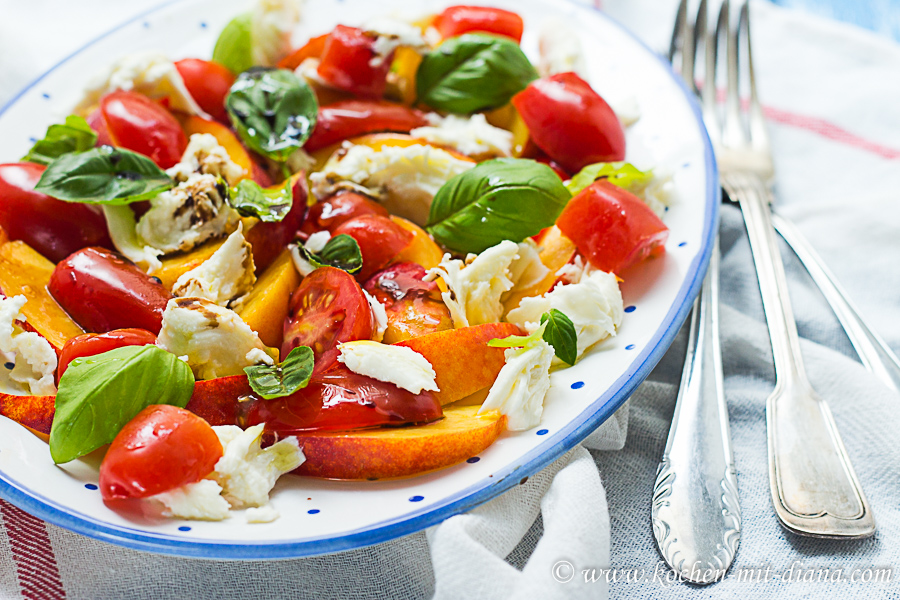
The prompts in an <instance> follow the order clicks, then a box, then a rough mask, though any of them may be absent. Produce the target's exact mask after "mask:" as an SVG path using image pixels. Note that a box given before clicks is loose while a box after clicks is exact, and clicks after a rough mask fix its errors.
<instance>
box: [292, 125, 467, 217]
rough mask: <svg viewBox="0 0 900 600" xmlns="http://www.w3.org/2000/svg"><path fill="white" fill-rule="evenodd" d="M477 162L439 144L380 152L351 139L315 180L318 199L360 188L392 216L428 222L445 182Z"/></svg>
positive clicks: (386, 149) (313, 181) (386, 147)
mask: <svg viewBox="0 0 900 600" xmlns="http://www.w3.org/2000/svg"><path fill="white" fill-rule="evenodd" d="M474 166H475V163H474V162H473V161H469V160H462V159H459V158H457V157H455V156H453V155H452V154H450V153H449V152H447V151H446V150H441V149H440V148H435V147H434V146H428V145H423V144H413V145H411V146H405V147H399V146H384V147H383V148H381V149H380V150H374V149H373V148H370V147H368V146H362V145H353V144H350V143H349V142H345V143H344V146H343V148H342V149H341V150H340V151H338V152H336V153H335V154H333V155H332V157H331V158H329V159H328V162H327V163H326V164H325V167H324V168H323V169H322V171H320V172H319V173H313V174H312V175H310V177H309V179H310V182H311V183H312V189H313V193H314V194H315V195H316V197H318V198H325V197H327V196H330V195H331V194H333V193H334V192H336V191H338V190H340V189H351V190H355V191H357V192H361V193H363V194H366V195H368V196H372V197H374V198H377V199H379V200H380V201H381V202H382V204H384V206H385V208H387V209H388V211H389V212H390V213H391V214H395V215H398V216H401V217H404V218H407V219H409V220H410V221H413V222H414V223H417V224H419V225H424V224H425V223H426V222H427V221H428V213H429V211H430V210H431V201H432V200H433V199H434V195H435V194H436V193H437V192H438V190H439V189H441V186H442V185H444V184H445V183H447V181H448V180H450V179H451V178H452V177H454V176H456V175H459V174H460V173H462V172H464V171H468V170H469V169H471V168H472V167H474Z"/></svg>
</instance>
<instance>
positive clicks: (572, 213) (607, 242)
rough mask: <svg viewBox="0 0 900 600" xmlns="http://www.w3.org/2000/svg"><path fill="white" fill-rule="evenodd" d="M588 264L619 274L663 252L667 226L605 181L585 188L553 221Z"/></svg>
mask: <svg viewBox="0 0 900 600" xmlns="http://www.w3.org/2000/svg"><path fill="white" fill-rule="evenodd" d="M556 226H557V227H559V229H560V231H562V232H563V233H564V234H565V235H566V237H568V238H569V239H571V240H572V241H573V242H574V243H575V246H576V247H577V248H578V251H579V252H580V253H581V254H583V255H584V256H585V257H586V258H587V259H588V261H590V263H591V264H592V265H593V266H594V267H596V268H598V269H600V270H602V271H607V272H612V273H620V272H621V271H622V270H624V269H626V268H628V267H630V266H631V265H633V264H635V263H638V262H640V261H642V260H644V259H645V258H647V257H648V256H652V255H655V254H659V253H662V252H664V251H665V243H666V240H667V239H668V238H669V228H668V227H666V225H665V223H663V222H662V221H661V220H660V219H659V217H657V216H656V214H655V213H654V212H653V211H652V210H650V207H648V206H647V205H646V204H644V202H643V201H642V200H641V199H640V198H638V197H637V196H635V195H634V194H632V193H631V192H628V191H627V190H624V189H622V188H620V187H618V186H616V185H613V184H611V183H609V182H608V181H605V180H599V181H595V182H594V183H592V184H591V185H590V186H588V187H586V188H585V189H584V190H582V191H581V193H579V194H578V195H577V196H575V197H574V198H572V199H571V200H569V204H568V205H566V208H565V209H564V210H563V212H562V214H561V215H560V216H559V218H558V219H557V220H556Z"/></svg>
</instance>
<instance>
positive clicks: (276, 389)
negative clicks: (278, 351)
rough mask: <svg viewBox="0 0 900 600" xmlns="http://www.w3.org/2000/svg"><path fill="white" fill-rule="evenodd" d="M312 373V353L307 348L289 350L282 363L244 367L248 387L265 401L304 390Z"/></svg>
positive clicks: (299, 347)
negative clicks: (248, 383)
mask: <svg viewBox="0 0 900 600" xmlns="http://www.w3.org/2000/svg"><path fill="white" fill-rule="evenodd" d="M312 372H313V351H312V348H310V347H309V346H298V347H297V348H294V349H293V350H291V352H290V354H288V355H287V358H285V359H284V362H283V363H280V364H277V365H254V366H252V367H244V373H246V374H247V381H249V382H250V387H251V388H253V391H254V392H256V393H257V394H258V395H259V396H261V397H263V398H265V399H266V400H272V399H273V398H283V397H284V396H290V395H291V394H293V393H294V392H296V391H297V390H299V389H301V388H305V387H306V384H308V383H309V378H310V377H312Z"/></svg>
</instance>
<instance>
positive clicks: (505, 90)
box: [416, 33, 538, 114]
mask: <svg viewBox="0 0 900 600" xmlns="http://www.w3.org/2000/svg"><path fill="white" fill-rule="evenodd" d="M537 78H538V72H537V71H536V70H535V69H534V67H533V66H532V65H531V63H530V62H529V61H528V57H526V56H525V54H524V53H523V52H522V49H521V48H519V45H518V44H516V43H515V42H513V41H512V40H510V39H508V38H505V37H499V36H493V35H486V34H483V33H467V34H464V35H461V36H459V37H453V38H450V39H448V40H446V41H444V42H443V43H442V44H441V45H440V46H438V47H437V48H436V49H435V50H434V51H432V52H431V53H429V54H428V55H426V56H425V58H424V59H422V62H421V64H420V65H419V68H418V71H417V72H416V93H417V94H418V99H419V102H423V103H425V104H427V105H428V106H431V107H433V108H436V109H439V110H445V111H448V112H452V113H460V114H469V113H473V112H476V111H479V110H486V109H489V108H496V107H498V106H503V105H504V104H506V103H507V102H509V100H510V98H512V97H513V96H514V95H516V94H517V93H519V92H521V91H522V90H524V89H525V88H526V87H527V86H528V84H529V83H531V82H532V81H534V80H535V79H537Z"/></svg>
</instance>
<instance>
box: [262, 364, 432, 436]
mask: <svg viewBox="0 0 900 600" xmlns="http://www.w3.org/2000/svg"><path fill="white" fill-rule="evenodd" d="M251 402H252V404H250V406H249V410H248V419H247V421H248V424H249V425H255V424H258V423H265V424H266V429H267V430H269V431H277V432H279V437H282V434H283V435H290V432H292V431H310V430H320V431H326V430H346V429H359V428H362V427H373V426H376V425H403V424H406V423H427V422H430V421H434V420H437V419H439V418H440V417H441V415H442V414H443V411H442V410H441V403H440V402H439V401H438V400H437V398H435V397H434V395H433V394H432V393H431V392H429V391H427V390H422V392H421V393H419V394H413V393H411V392H408V391H406V390H404V389H401V388H399V387H397V386H396V385H394V384H393V383H386V382H383V381H378V380H376V379H372V378H371V377H366V376H365V375H359V374H357V373H354V372H352V371H350V370H349V369H348V368H347V367H345V366H344V365H340V364H339V365H336V366H334V367H333V368H331V369H329V370H328V371H326V372H324V373H320V374H317V375H313V377H312V378H311V379H310V381H309V385H307V386H306V387H305V388H303V389H301V390H298V391H297V392H295V393H293V394H291V395H290V396H286V397H284V398H276V399H274V400H256V401H255V402H254V401H251Z"/></svg>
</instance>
